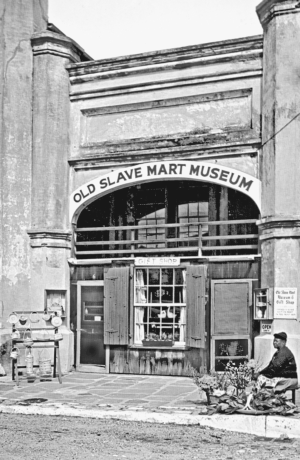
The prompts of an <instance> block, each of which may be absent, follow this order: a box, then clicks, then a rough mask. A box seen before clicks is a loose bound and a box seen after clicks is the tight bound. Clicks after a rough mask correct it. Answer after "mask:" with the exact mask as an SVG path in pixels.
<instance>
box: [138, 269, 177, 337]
mask: <svg viewBox="0 0 300 460" xmlns="http://www.w3.org/2000/svg"><path fill="white" fill-rule="evenodd" d="M185 334H186V270H185V269H183V268H139V269H136V271H135V343H141V342H142V341H143V340H168V341H169V340H171V341H173V342H180V343H184V342H185Z"/></svg>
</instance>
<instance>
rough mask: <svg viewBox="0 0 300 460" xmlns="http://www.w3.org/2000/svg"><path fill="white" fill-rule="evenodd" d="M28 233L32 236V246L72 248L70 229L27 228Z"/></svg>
mask: <svg viewBox="0 0 300 460" xmlns="http://www.w3.org/2000/svg"><path fill="white" fill-rule="evenodd" d="M27 234H28V236H29V238H30V246H31V247H32V248H40V247H50V248H64V249H71V237H72V234H71V232H70V231H66V230H57V229H53V230H48V229H34V230H27Z"/></svg>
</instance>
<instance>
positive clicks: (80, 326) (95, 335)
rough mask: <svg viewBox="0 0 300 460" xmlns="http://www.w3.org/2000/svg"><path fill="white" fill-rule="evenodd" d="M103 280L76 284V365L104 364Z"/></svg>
mask: <svg viewBox="0 0 300 460" xmlns="http://www.w3.org/2000/svg"><path fill="white" fill-rule="evenodd" d="M103 302H104V284H103V281H80V282H78V284H77V363H76V364H77V366H79V365H80V364H94V365H98V366H101V365H105V350H104V305H103Z"/></svg>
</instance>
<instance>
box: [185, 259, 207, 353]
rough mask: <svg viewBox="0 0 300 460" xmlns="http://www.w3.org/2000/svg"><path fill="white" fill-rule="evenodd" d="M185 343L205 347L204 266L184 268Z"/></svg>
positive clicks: (195, 346)
mask: <svg viewBox="0 0 300 460" xmlns="http://www.w3.org/2000/svg"><path fill="white" fill-rule="evenodd" d="M186 345H187V346H190V347H193V348H205V266H204V265H189V266H188V267H187V270H186Z"/></svg>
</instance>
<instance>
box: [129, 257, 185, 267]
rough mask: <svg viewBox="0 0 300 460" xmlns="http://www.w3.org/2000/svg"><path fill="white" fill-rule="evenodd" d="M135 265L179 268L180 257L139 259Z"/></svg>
mask: <svg viewBox="0 0 300 460" xmlns="http://www.w3.org/2000/svg"><path fill="white" fill-rule="evenodd" d="M134 264H135V265H138V266H149V265H150V266H152V267H153V266H178V265H180V258H179V257H137V258H136V259H134Z"/></svg>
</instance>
